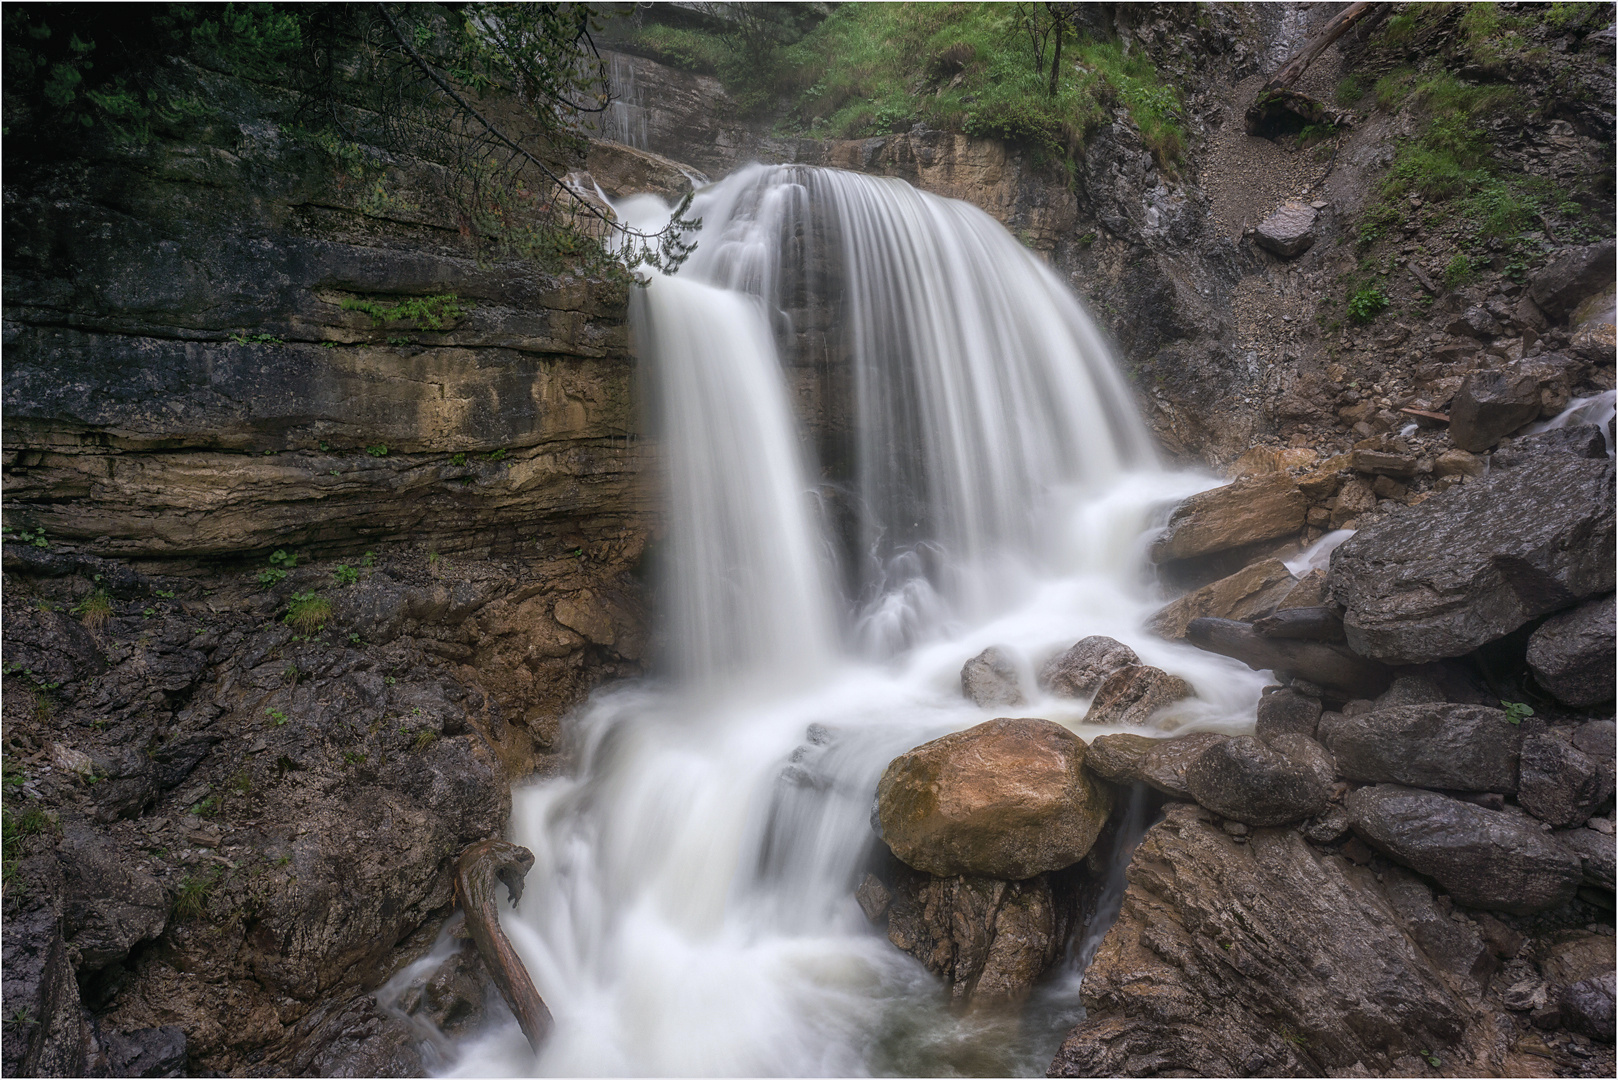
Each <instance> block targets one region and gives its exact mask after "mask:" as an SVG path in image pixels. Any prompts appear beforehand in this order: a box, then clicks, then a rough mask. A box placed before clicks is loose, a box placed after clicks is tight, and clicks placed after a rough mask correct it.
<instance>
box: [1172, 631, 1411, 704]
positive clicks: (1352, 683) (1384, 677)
mask: <svg viewBox="0 0 1618 1080" xmlns="http://www.w3.org/2000/svg"><path fill="white" fill-rule="evenodd" d="M1185 640H1186V641H1187V642H1189V643H1190V644H1192V645H1195V646H1196V647H1197V648H1199V649H1206V650H1208V651H1209V652H1216V653H1219V654H1220V655H1221V656H1230V657H1234V658H1236V659H1237V660H1240V661H1241V662H1242V663H1244V664H1246V665H1247V666H1248V667H1250V668H1252V669H1253V670H1254V671H1264V670H1269V671H1273V672H1275V673H1276V677H1277V678H1284V679H1289V680H1290V679H1292V678H1299V679H1304V680H1306V681H1308V682H1310V683H1314V684H1315V685H1317V686H1322V687H1328V688H1330V689H1333V690H1336V691H1338V692H1340V693H1342V694H1343V695H1344V696H1345V697H1356V696H1359V695H1361V694H1369V695H1375V694H1380V693H1381V692H1382V691H1383V690H1385V689H1387V686H1388V682H1389V680H1390V679H1391V678H1392V676H1391V674H1390V673H1389V671H1388V669H1387V668H1386V667H1384V666H1383V665H1381V664H1379V663H1377V662H1375V661H1373V660H1367V659H1365V658H1364V657H1363V656H1359V655H1357V654H1355V653H1354V652H1353V651H1352V650H1350V649H1348V648H1345V647H1344V646H1342V645H1333V644H1330V643H1328V642H1323V641H1292V640H1288V639H1286V638H1267V637H1261V636H1260V635H1259V634H1257V633H1256V632H1254V630H1253V628H1252V627H1251V626H1249V625H1248V624H1247V623H1241V622H1235V621H1234V620H1231V619H1208V618H1203V619H1192V620H1191V625H1190V626H1187V627H1186V631H1185Z"/></svg>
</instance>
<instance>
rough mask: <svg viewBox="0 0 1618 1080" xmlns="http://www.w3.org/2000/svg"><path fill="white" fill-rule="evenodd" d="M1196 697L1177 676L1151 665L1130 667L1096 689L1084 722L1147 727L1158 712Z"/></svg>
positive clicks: (1189, 686) (1115, 673) (1188, 684)
mask: <svg viewBox="0 0 1618 1080" xmlns="http://www.w3.org/2000/svg"><path fill="white" fill-rule="evenodd" d="M1195 693H1196V691H1195V689H1193V688H1192V686H1191V684H1190V683H1188V682H1186V681H1185V680H1184V679H1182V678H1180V677H1179V676H1178V675H1170V674H1169V673H1168V672H1166V671H1164V670H1162V669H1161V668H1155V667H1152V666H1151V665H1150V664H1130V665H1128V666H1126V667H1121V668H1118V669H1116V670H1115V671H1113V672H1112V674H1110V675H1108V676H1107V677H1106V679H1104V680H1103V681H1102V683H1101V685H1100V686H1099V687H1097V688H1096V696H1095V698H1094V699H1093V700H1092V701H1091V702H1090V711H1089V712H1087V713H1085V714H1084V722H1085V723H1087V724H1117V725H1124V726H1133V727H1145V726H1147V725H1148V724H1149V723H1150V722H1151V719H1152V717H1154V716H1156V715H1157V714H1158V713H1159V712H1161V711H1163V710H1164V709H1166V708H1168V707H1170V706H1171V705H1173V704H1174V703H1175V702H1177V701H1184V700H1185V699H1186V698H1188V697H1191V696H1193V695H1194V694H1195Z"/></svg>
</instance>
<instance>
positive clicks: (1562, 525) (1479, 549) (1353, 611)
mask: <svg viewBox="0 0 1618 1080" xmlns="http://www.w3.org/2000/svg"><path fill="white" fill-rule="evenodd" d="M1613 549H1614V525H1613V471H1612V466H1611V463H1609V462H1605V461H1585V460H1582V459H1579V458H1575V457H1571V456H1568V455H1566V454H1550V455H1546V456H1544V457H1542V458H1540V459H1538V460H1535V461H1530V462H1527V463H1525V464H1523V465H1521V466H1520V467H1518V468H1515V469H1508V470H1505V471H1503V472H1499V473H1491V474H1490V475H1488V476H1486V477H1482V478H1479V479H1477V480H1474V481H1472V482H1471V483H1469V484H1466V485H1465V486H1463V487H1459V488H1451V489H1450V490H1448V491H1445V492H1442V493H1440V494H1438V495H1435V496H1433V497H1432V498H1429V499H1427V500H1425V501H1424V502H1422V503H1420V504H1418V505H1416V506H1410V507H1401V508H1398V509H1395V510H1394V511H1392V512H1391V513H1389V514H1388V516H1387V517H1385V518H1383V519H1382V520H1381V521H1378V522H1376V523H1375V524H1373V525H1371V526H1369V527H1367V528H1364V529H1361V530H1360V531H1359V532H1357V533H1355V534H1354V535H1353V536H1351V537H1349V539H1348V540H1346V541H1345V542H1344V543H1343V544H1342V545H1341V546H1340V547H1338V548H1337V549H1336V550H1335V551H1333V552H1332V559H1331V571H1330V574H1329V579H1328V580H1329V584H1330V587H1331V594H1332V598H1333V599H1334V600H1335V601H1336V602H1337V603H1339V604H1341V605H1342V606H1343V607H1344V608H1345V609H1346V610H1345V613H1344V616H1343V625H1344V629H1345V631H1346V632H1347V634H1348V643H1349V645H1350V646H1351V647H1352V648H1353V649H1354V651H1355V652H1357V653H1359V654H1361V655H1363V656H1368V657H1373V658H1375V659H1377V660H1382V661H1386V662H1389V663H1397V664H1415V663H1425V662H1427V661H1431V660H1438V659H1441V658H1443V657H1449V656H1460V655H1463V654H1465V653H1468V652H1471V651H1472V650H1473V649H1475V648H1477V647H1478V646H1479V645H1482V644H1485V643H1487V642H1490V641H1494V640H1495V639H1496V638H1500V637H1504V636H1505V635H1506V634H1509V633H1510V632H1511V631H1513V630H1515V629H1517V627H1519V626H1521V625H1523V624H1524V623H1526V622H1527V621H1529V620H1530V619H1533V618H1535V617H1537V616H1540V615H1544V614H1548V613H1550V612H1553V611H1557V610H1560V609H1562V608H1566V607H1570V606H1572V605H1573V604H1575V603H1577V602H1578V601H1580V600H1583V599H1585V598H1587V597H1591V596H1597V595H1600V594H1602V593H1608V592H1611V591H1612V589H1613V581H1614V570H1613Z"/></svg>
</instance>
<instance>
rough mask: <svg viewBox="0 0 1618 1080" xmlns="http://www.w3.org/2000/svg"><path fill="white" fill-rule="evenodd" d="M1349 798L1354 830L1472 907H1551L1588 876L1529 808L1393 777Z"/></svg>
mask: <svg viewBox="0 0 1618 1080" xmlns="http://www.w3.org/2000/svg"><path fill="white" fill-rule="evenodd" d="M1345 805H1346V808H1347V810H1348V815H1349V821H1350V823H1351V824H1352V825H1353V828H1354V832H1355V833H1357V834H1358V835H1359V836H1360V837H1362V838H1363V839H1364V840H1365V841H1366V842H1367V843H1369V844H1370V845H1371V846H1373V847H1375V848H1377V849H1378V850H1379V851H1382V852H1383V853H1384V854H1386V855H1387V856H1388V857H1389V858H1391V859H1393V860H1394V861H1395V862H1399V863H1403V864H1404V865H1405V866H1408V867H1410V868H1411V869H1412V870H1416V871H1418V872H1419V873H1423V874H1426V875H1427V876H1429V877H1431V878H1433V879H1434V880H1435V881H1437V882H1438V883H1439V884H1440V885H1442V886H1443V887H1444V888H1445V889H1446V890H1448V891H1449V893H1450V895H1451V896H1452V897H1454V898H1455V901H1456V902H1457V903H1460V904H1464V905H1465V906H1467V907H1475V908H1483V909H1485V910H1489V911H1508V912H1511V913H1513V914H1516V915H1528V914H1531V913H1533V912H1536V911H1546V910H1548V909H1550V908H1554V907H1560V906H1561V905H1562V904H1565V903H1567V902H1568V901H1569V900H1571V899H1573V895H1574V893H1575V892H1577V891H1578V888H1579V884H1580V883H1581V882H1582V881H1583V879H1584V869H1583V866H1582V864H1581V862H1580V859H1579V857H1578V856H1577V855H1576V854H1575V853H1573V852H1572V851H1570V850H1569V849H1568V848H1567V847H1566V846H1565V845H1563V844H1559V843H1557V842H1556V841H1555V840H1554V839H1553V838H1552V837H1550V836H1548V835H1546V834H1545V833H1543V832H1541V831H1540V829H1539V826H1538V824H1537V823H1536V822H1534V821H1533V819H1532V818H1528V817H1526V815H1524V816H1518V815H1515V814H1508V813H1502V812H1499V811H1495V810H1485V809H1484V808H1483V807H1481V806H1474V805H1472V804H1471V803H1465V802H1461V801H1460V800H1459V799H1452V798H1450V797H1449V796H1447V795H1440V794H1439V793H1437V792H1436V791H1422V790H1419V789H1416V788H1408V787H1399V786H1396V785H1392V784H1377V785H1376V786H1374V787H1364V788H1360V789H1359V790H1358V791H1355V792H1353V793H1352V794H1351V795H1349V797H1348V799H1347V800H1346V803H1345Z"/></svg>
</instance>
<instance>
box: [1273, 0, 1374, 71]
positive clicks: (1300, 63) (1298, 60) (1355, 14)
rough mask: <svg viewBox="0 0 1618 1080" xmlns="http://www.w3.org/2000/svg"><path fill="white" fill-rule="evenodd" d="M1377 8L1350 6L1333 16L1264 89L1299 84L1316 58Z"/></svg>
mask: <svg viewBox="0 0 1618 1080" xmlns="http://www.w3.org/2000/svg"><path fill="white" fill-rule="evenodd" d="M1376 6H1377V5H1376V4H1350V5H1348V7H1346V8H1344V9H1343V10H1342V11H1339V12H1338V13H1337V14H1336V15H1334V16H1332V18H1331V21H1330V22H1328V23H1327V24H1326V25H1325V27H1323V28H1322V29H1321V31H1320V33H1319V34H1318V35H1316V36H1315V37H1313V38H1311V39H1309V40H1308V41H1307V42H1305V43H1304V46H1303V48H1302V49H1299V50H1298V52H1297V55H1295V56H1293V58H1292V59H1291V60H1288V61H1287V62H1286V63H1285V64H1283V65H1281V70H1280V71H1277V72H1276V73H1275V76H1274V77H1273V78H1272V79H1270V81H1269V82H1267V83H1265V84H1264V89H1265V90H1279V89H1282V88H1284V87H1289V86H1291V85H1292V84H1293V83H1295V82H1297V81H1298V79H1299V78H1301V77H1302V76H1303V73H1304V71H1305V70H1306V69H1307V68H1308V67H1309V65H1310V64H1312V63H1314V62H1315V57H1317V56H1319V55H1320V54H1321V53H1323V52H1325V51H1326V47H1327V46H1328V45H1330V44H1331V43H1332V42H1334V41H1336V40H1337V39H1338V38H1340V37H1342V36H1343V35H1344V34H1345V33H1347V32H1348V31H1349V29H1350V28H1351V27H1352V26H1353V25H1354V24H1355V23H1357V22H1359V21H1360V20H1361V19H1363V18H1365V16H1366V15H1369V14H1370V13H1371V9H1372V8H1374V7H1376Z"/></svg>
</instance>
